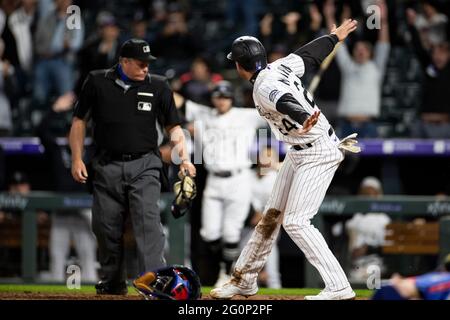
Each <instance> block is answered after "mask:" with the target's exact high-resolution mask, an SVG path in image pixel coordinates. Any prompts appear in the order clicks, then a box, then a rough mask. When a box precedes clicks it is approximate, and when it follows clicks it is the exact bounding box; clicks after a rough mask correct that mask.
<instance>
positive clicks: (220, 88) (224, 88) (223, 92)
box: [211, 80, 234, 99]
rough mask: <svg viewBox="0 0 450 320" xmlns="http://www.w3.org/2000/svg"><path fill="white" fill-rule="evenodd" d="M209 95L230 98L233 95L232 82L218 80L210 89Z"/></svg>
mask: <svg viewBox="0 0 450 320" xmlns="http://www.w3.org/2000/svg"><path fill="white" fill-rule="evenodd" d="M211 96H212V97H213V98H218V97H221V98H229V99H232V98H233V96H234V94H233V86H232V84H231V83H230V82H229V81H225V80H223V81H220V82H219V83H217V85H216V86H215V87H214V89H213V90H212V92H211Z"/></svg>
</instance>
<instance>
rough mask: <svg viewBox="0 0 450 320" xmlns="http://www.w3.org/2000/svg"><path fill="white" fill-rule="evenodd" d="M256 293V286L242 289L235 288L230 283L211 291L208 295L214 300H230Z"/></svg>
mask: <svg viewBox="0 0 450 320" xmlns="http://www.w3.org/2000/svg"><path fill="white" fill-rule="evenodd" d="M257 292H258V286H254V287H252V288H249V289H243V288H239V287H237V286H235V285H234V284H232V283H231V282H227V283H225V284H224V285H223V286H222V287H220V288H216V289H213V290H211V292H210V295H211V297H212V298H214V299H231V298H233V296H235V295H240V296H245V297H248V296H253V295H255V294H256V293H257Z"/></svg>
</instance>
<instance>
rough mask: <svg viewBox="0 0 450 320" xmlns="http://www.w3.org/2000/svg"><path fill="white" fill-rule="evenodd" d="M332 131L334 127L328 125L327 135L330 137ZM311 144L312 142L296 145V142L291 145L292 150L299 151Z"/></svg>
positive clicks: (309, 146)
mask: <svg viewBox="0 0 450 320" xmlns="http://www.w3.org/2000/svg"><path fill="white" fill-rule="evenodd" d="M333 133H334V129H333V127H331V126H330V129H328V135H329V136H330V137H331V136H332V135H333ZM312 146H313V145H312V143H307V144H305V145H302V146H301V145H298V144H295V145H293V146H292V148H293V149H294V150H297V151H300V150H306V149H309V148H311V147H312Z"/></svg>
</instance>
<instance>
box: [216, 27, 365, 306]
mask: <svg viewBox="0 0 450 320" xmlns="http://www.w3.org/2000/svg"><path fill="white" fill-rule="evenodd" d="M356 24H357V23H356V21H354V20H351V19H349V20H346V21H345V22H344V23H343V24H342V25H341V26H340V27H339V28H336V27H335V26H334V28H333V30H332V31H331V34H330V35H327V36H323V37H320V38H318V39H316V40H314V41H312V42H310V43H308V44H307V45H305V46H303V47H301V48H300V49H298V50H296V51H295V52H294V53H292V54H290V55H288V56H287V57H285V58H282V59H279V60H277V61H275V62H273V63H271V64H267V58H266V52H265V49H264V47H263V46H262V44H261V43H260V42H259V41H258V40H257V39H256V38H253V37H247V36H244V37H239V38H237V39H236V40H235V41H234V42H233V45H232V51H231V53H230V54H229V55H228V58H229V59H231V60H233V61H234V62H235V64H236V68H237V71H238V73H239V75H240V76H241V77H242V78H244V79H247V80H249V81H250V82H252V83H253V86H254V88H253V99H254V102H255V105H256V108H257V109H258V111H259V113H260V115H261V116H262V117H264V118H265V119H266V121H267V122H268V123H269V125H270V127H271V129H272V130H273V132H274V134H275V135H276V137H277V139H279V140H281V141H284V142H286V143H287V144H289V145H291V148H290V149H289V151H288V152H287V155H286V157H285V160H284V162H283V165H282V167H281V169H280V172H279V174H278V176H277V179H276V182H275V186H274V188H273V191H272V195H271V197H270V199H269V201H268V202H267V204H266V207H265V210H264V211H265V212H264V217H263V219H262V220H261V221H260V222H259V223H258V225H257V226H256V228H255V231H254V232H253V235H252V237H251V238H250V240H249V242H248V243H247V245H246V247H245V248H244V249H243V251H242V253H241V255H240V256H239V259H238V261H237V262H236V265H235V268H234V271H233V274H232V279H231V281H230V282H228V283H226V284H225V285H223V286H222V287H220V288H217V289H214V290H212V291H211V296H212V297H213V298H216V299H230V298H232V297H233V296H234V295H237V294H239V295H247V296H248V295H253V294H256V292H257V291H258V286H257V275H258V272H259V271H260V270H261V268H262V267H263V266H264V264H265V261H266V259H267V256H268V254H269V253H270V251H271V249H272V245H273V243H274V241H275V239H276V238H277V235H278V232H279V230H280V226H281V225H283V228H284V229H285V231H286V232H287V233H288V235H289V236H290V237H291V238H292V240H293V241H294V242H295V243H296V244H297V246H298V247H299V248H300V249H301V250H302V251H303V253H304V254H305V256H306V258H307V259H308V261H309V262H310V263H311V264H312V265H313V266H314V267H315V268H316V269H317V270H318V271H319V273H320V275H321V277H322V279H323V281H324V283H325V289H324V290H322V291H321V292H320V293H319V294H318V295H316V296H306V297H305V299H308V300H346V299H353V298H354V297H355V293H354V291H353V290H352V288H351V286H350V284H349V282H348V280H347V277H346V275H345V273H344V271H343V270H342V268H341V266H340V264H339V262H338V261H337V259H336V258H335V257H334V255H333V253H332V252H331V250H330V249H329V248H328V245H327V243H326V242H325V239H324V238H323V236H322V234H321V233H320V232H319V231H318V230H317V229H316V228H315V227H314V226H313V225H311V223H310V220H311V219H312V218H313V217H314V215H315V214H316V213H317V212H318V210H319V207H320V205H321V203H322V201H323V199H324V197H325V193H326V190H327V189H328V186H329V185H330V183H331V180H332V178H333V176H334V173H335V171H336V169H337V168H338V166H339V164H340V163H341V162H342V160H343V159H344V153H343V150H342V149H346V150H349V151H353V152H357V151H358V147H356V146H354V144H355V143H356V140H354V139H353V138H354V137H355V136H356V135H355V134H353V135H351V136H349V137H346V138H345V139H343V140H342V141H341V140H339V138H338V137H337V136H336V135H335V134H334V131H333V129H332V127H331V126H330V124H329V123H328V120H327V119H326V117H325V116H324V115H323V114H321V113H320V110H319V109H318V107H317V105H316V104H315V103H314V100H313V98H312V96H311V95H310V94H309V93H308V91H307V90H306V89H304V88H303V86H302V80H301V78H302V76H303V75H304V73H305V72H311V71H313V70H314V69H315V68H318V67H319V66H320V64H321V63H322V61H323V60H324V59H325V58H326V57H327V56H328V55H329V54H330V53H331V52H332V50H333V49H334V47H335V45H336V44H337V43H338V42H339V41H343V40H344V39H345V38H346V37H347V36H348V34H350V33H351V32H353V31H354V30H355V29H356Z"/></svg>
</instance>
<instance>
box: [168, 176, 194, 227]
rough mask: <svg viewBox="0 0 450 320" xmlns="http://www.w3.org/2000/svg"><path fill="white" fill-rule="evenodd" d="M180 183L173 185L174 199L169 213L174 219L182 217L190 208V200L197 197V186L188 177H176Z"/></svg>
mask: <svg viewBox="0 0 450 320" xmlns="http://www.w3.org/2000/svg"><path fill="white" fill-rule="evenodd" d="M178 176H179V178H180V181H177V182H175V184H174V185H173V192H174V194H175V199H174V200H173V203H172V207H171V212H172V215H173V216H174V218H175V219H178V218H180V217H182V216H184V215H185V214H186V213H187V212H188V211H189V209H190V208H191V206H192V200H194V198H195V196H196V195H197V186H196V184H195V181H194V179H193V178H192V177H190V176H187V175H186V176H181V174H179V175H178Z"/></svg>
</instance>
